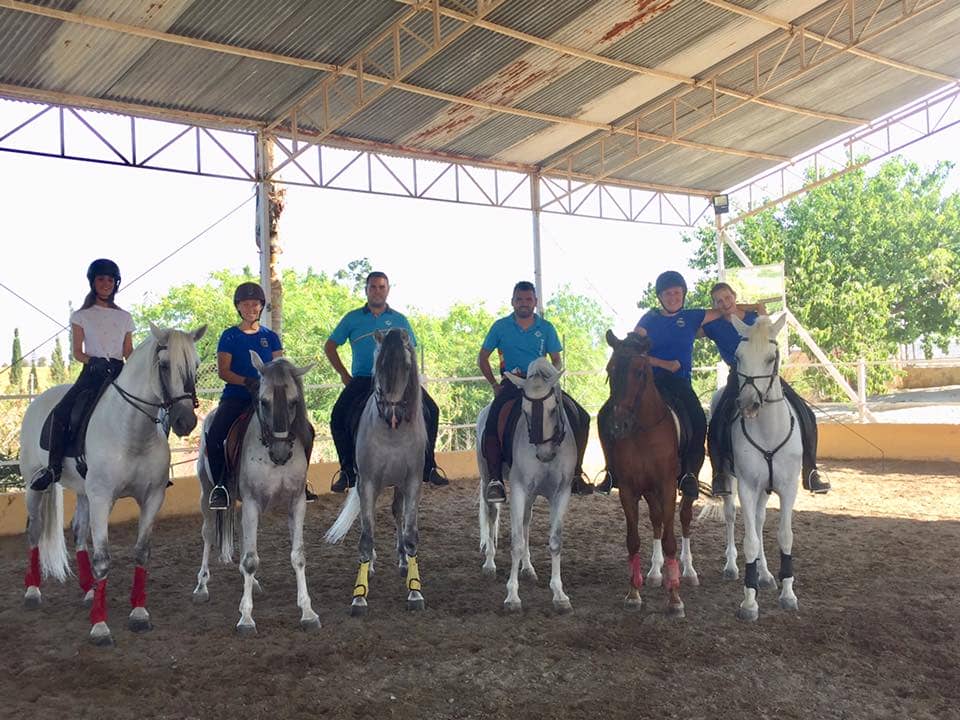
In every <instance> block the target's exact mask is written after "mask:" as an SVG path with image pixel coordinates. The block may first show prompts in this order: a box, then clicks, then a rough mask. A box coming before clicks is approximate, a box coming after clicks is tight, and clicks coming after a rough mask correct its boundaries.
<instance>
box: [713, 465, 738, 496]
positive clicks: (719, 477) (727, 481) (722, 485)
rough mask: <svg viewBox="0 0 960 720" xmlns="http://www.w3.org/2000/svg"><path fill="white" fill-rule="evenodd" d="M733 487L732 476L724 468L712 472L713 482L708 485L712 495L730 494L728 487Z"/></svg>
mask: <svg viewBox="0 0 960 720" xmlns="http://www.w3.org/2000/svg"><path fill="white" fill-rule="evenodd" d="M731 487H733V476H731V475H730V473H728V472H727V471H726V470H721V471H720V472H718V473H714V474H713V482H712V483H711V486H710V494H711V495H713V496H714V497H723V496H724V495H729V494H730V488H731Z"/></svg>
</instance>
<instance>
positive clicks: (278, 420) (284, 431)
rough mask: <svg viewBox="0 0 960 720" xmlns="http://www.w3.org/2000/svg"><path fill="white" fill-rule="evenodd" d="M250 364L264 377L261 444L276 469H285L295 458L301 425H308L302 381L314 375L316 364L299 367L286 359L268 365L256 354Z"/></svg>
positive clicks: (258, 407) (259, 409)
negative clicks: (302, 423) (310, 373)
mask: <svg viewBox="0 0 960 720" xmlns="http://www.w3.org/2000/svg"><path fill="white" fill-rule="evenodd" d="M250 361H251V362H252V363H253V366H254V367H255V368H256V369H257V372H259V373H260V391H259V392H258V394H257V398H256V405H255V408H256V411H257V419H258V420H259V421H260V442H261V443H263V446H264V447H266V448H267V451H268V454H269V455H270V461H271V462H272V463H273V464H274V465H283V464H285V463H286V462H287V460H289V459H290V456H291V455H292V454H293V444H294V442H296V440H297V435H298V433H297V428H296V425H297V423H299V422H305V421H306V412H307V408H306V403H305V402H304V399H303V381H302V380H301V378H302V377H303V376H304V375H306V374H307V373H308V372H310V369H311V368H312V367H313V363H311V364H309V365H306V366H304V367H297V366H296V365H294V364H293V363H292V362H290V361H289V360H287V359H286V358H277V359H276V360H272V361H271V362H268V363H264V362H263V360H262V359H261V358H260V356H259V355H257V353H255V352H254V351H253V350H251V351H250Z"/></svg>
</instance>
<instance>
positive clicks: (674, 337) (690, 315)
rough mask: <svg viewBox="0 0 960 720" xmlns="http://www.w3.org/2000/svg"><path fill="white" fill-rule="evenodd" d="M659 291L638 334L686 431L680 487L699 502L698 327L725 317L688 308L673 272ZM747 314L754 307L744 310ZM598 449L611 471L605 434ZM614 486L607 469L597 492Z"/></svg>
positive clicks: (663, 277)
mask: <svg viewBox="0 0 960 720" xmlns="http://www.w3.org/2000/svg"><path fill="white" fill-rule="evenodd" d="M656 292H657V298H658V299H659V300H660V307H659V308H658V309H656V310H649V311H647V313H646V314H644V315H643V317H641V318H640V321H639V322H638V323H637V326H636V328H635V329H634V332H636V333H638V334H641V335H647V336H648V337H649V338H650V340H651V343H652V346H651V348H650V365H652V366H653V378H654V383H655V384H656V386H657V390H659V391H660V394H661V395H662V396H663V399H664V400H666V402H667V404H668V405H670V407H671V408H673V410H674V412H676V413H677V416H678V418H679V420H680V426H681V427H682V428H684V431H685V432H684V434H685V435H686V442H685V444H684V445H683V446H682V447H681V448H680V478H679V479H678V484H679V487H680V491H681V492H682V493H683V494H684V495H686V496H688V497H693V498H696V497H697V496H698V495H699V493H700V491H699V488H698V487H697V477H698V475H699V474H700V468H701V467H703V459H704V440H705V437H706V434H707V418H706V415H704V413H703V407H702V406H701V405H700V400H699V398H698V397H697V394H696V393H695V392H694V391H693V385H692V383H691V375H692V372H693V341H694V340H695V339H696V337H697V331H698V330H700V327H701V326H702V325H704V324H705V323H709V322H712V321H714V320H716V319H717V318H719V317H720V316H721V313H720V311H719V310H712V309H711V310H705V309H695V308H684V306H683V305H684V302H685V301H686V297H687V282H686V280H684V279H683V276H682V275H681V274H680V273H678V272H676V271H675V270H668V271H666V272H663V273H660V275H659V276H658V277H657V281H656ZM744 309H754V308H753V306H744ZM602 427H603V425H602V424H601V429H602ZM600 444H601V446H602V447H603V448H604V457H605V458H606V461H607V467H608V468H609V467H610V456H609V454H608V448H607V447H606V443H605V442H604V434H603V433H602V432H601V433H600ZM613 487H616V478H614V477H613V476H612V474H611V473H610V472H609V470H608V471H607V474H606V477H605V478H604V480H603V482H602V483H601V485H600V487H599V488H598V490H599V492H604V493H609V492H610V490H611V488H613Z"/></svg>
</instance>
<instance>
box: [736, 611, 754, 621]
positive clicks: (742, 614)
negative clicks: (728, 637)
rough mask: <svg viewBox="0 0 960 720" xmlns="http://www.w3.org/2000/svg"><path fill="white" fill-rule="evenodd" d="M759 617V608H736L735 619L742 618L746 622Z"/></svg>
mask: <svg viewBox="0 0 960 720" xmlns="http://www.w3.org/2000/svg"><path fill="white" fill-rule="evenodd" d="M759 617H760V610H759V609H758V608H752V609H750V608H738V609H737V620H744V621H746V622H756V621H757V619H758V618H759Z"/></svg>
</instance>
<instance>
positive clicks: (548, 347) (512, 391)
mask: <svg viewBox="0 0 960 720" xmlns="http://www.w3.org/2000/svg"><path fill="white" fill-rule="evenodd" d="M511 304H512V305H513V312H512V313H511V314H510V315H507V316H506V317H502V318H500V319H499V320H497V321H496V322H495V323H494V324H493V325H492V326H491V327H490V331H489V332H488V333H487V337H486V338H485V339H484V341H483V345H482V347H481V348H480V354H479V355H478V356H477V365H478V366H479V367H480V372H482V373H483V376H484V377H485V378H486V379H487V382H488V383H490V386H491V387H492V388H493V393H494V398H493V402H492V403H491V405H490V412H489V413H488V415H487V424H486V426H485V427H484V430H483V447H482V451H483V456H484V459H485V460H486V461H487V468H488V469H489V471H490V482H489V483H488V484H487V489H486V491H485V493H484V497H485V498H486V500H487V501H488V502H495V503H496V502H504V501H505V500H506V499H507V495H506V491H505V489H504V486H503V470H502V466H503V457H502V449H501V447H500V439H499V437H498V436H497V419H498V417H499V415H500V410H501V409H502V408H503V406H504V405H505V404H506V403H507V402H508V401H510V400H512V399H515V398H519V397H520V396H521V394H522V391H521V390H520V389H519V388H518V387H517V386H516V385H514V384H513V383H512V382H510V381H508V380H506V379H501V381H500V382H497V379H496V378H495V377H494V374H493V371H492V370H491V369H490V355H491V353H493V351H494V350H497V351H498V353H499V356H500V375H501V378H502V376H503V374H504V373H505V372H508V371H509V372H511V373H513V374H515V375H520V376H524V375H526V372H527V367H528V366H529V365H530V363H531V362H533V361H534V360H536V359H537V358H540V357H545V356H549V357H550V361H551V362H552V363H553V364H554V366H556V367H558V368H559V367H560V366H561V363H562V361H561V359H560V351H561V350H563V346H562V345H561V344H560V339H559V338H558V337H557V331H556V329H554V327H553V325H551V324H550V323H549V322H548V321H547V320H544V319H543V318H542V317H540V316H539V315H537V314H536V313H535V312H534V310H535V309H536V307H537V291H536V288H535V287H534V285H533V283H531V282H527V281H526V280H521V281H520V282H518V283H517V284H516V285H515V286H514V288H513V298H512V300H511ZM563 404H564V407H565V409H566V411H567V417H569V418H570V424H571V426H572V428H573V433H574V436H575V438H576V441H577V467H576V470H575V471H574V477H573V492H574V493H577V494H583V495H587V494H589V493H591V492H593V486H592V485H590V484H589V483H585V482H583V479H582V476H583V454H584V452H585V451H586V448H587V436H588V434H589V432H590V415H589V414H588V413H587V411H586V410H584V409H583V408H582V407H580V405H579V404H578V403H577V402H576V401H575V400H574V399H573V398H571V397H570V396H569V395H567V394H566V393H564V394H563Z"/></svg>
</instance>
